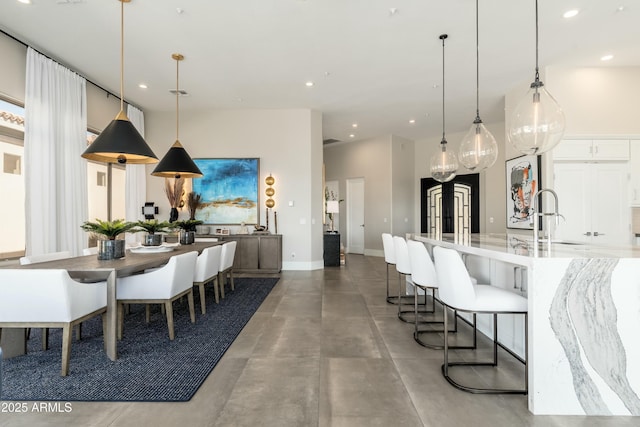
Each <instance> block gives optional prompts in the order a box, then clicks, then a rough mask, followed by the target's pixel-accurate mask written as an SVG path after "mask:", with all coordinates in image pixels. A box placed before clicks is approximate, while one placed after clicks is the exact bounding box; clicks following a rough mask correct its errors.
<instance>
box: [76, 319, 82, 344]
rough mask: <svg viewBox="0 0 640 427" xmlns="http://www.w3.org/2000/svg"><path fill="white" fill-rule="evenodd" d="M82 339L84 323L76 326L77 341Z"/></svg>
mask: <svg viewBox="0 0 640 427" xmlns="http://www.w3.org/2000/svg"><path fill="white" fill-rule="evenodd" d="M81 339H82V322H81V323H78V324H77V325H76V340H78V341H80V340H81Z"/></svg>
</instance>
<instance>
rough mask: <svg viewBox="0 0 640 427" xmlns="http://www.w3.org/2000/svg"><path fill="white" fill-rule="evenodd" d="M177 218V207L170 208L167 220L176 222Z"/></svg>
mask: <svg viewBox="0 0 640 427" xmlns="http://www.w3.org/2000/svg"><path fill="white" fill-rule="evenodd" d="M177 220H178V208H171V212H170V213H169V222H176V221H177Z"/></svg>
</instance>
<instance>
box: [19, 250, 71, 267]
mask: <svg viewBox="0 0 640 427" xmlns="http://www.w3.org/2000/svg"><path fill="white" fill-rule="evenodd" d="M65 258H71V252H69V251H60V252H49V253H48V254H39V255H27V256H23V257H21V258H20V265H26V264H35V263H38V262H47V261H56V260H59V259H65Z"/></svg>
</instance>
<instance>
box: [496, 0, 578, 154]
mask: <svg viewBox="0 0 640 427" xmlns="http://www.w3.org/2000/svg"><path fill="white" fill-rule="evenodd" d="M564 126H565V118H564V112H563V111H562V109H561V108H560V106H559V105H558V103H557V102H556V100H555V99H553V97H552V96H551V95H550V94H549V92H547V90H546V89H545V88H544V84H543V83H542V82H541V81H540V76H539V72H538V0H536V74H535V80H534V81H533V83H531V88H530V89H529V92H527V95H526V97H525V98H524V99H522V100H521V101H520V102H519V103H518V105H517V106H516V108H515V109H514V110H513V113H512V115H511V124H510V126H509V132H508V135H509V140H510V141H511V144H513V146H514V147H515V149H516V150H518V151H520V152H522V153H524V154H542V153H544V152H545V151H549V150H551V149H552V148H553V147H555V146H556V145H557V144H558V143H559V142H560V140H561V139H562V135H563V133H564Z"/></svg>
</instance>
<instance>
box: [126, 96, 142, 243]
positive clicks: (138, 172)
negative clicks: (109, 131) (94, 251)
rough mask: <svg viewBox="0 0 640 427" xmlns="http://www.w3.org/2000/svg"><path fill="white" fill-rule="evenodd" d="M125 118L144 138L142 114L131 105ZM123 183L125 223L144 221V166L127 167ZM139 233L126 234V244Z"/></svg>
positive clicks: (137, 236) (132, 241)
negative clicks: (127, 118)
mask: <svg viewBox="0 0 640 427" xmlns="http://www.w3.org/2000/svg"><path fill="white" fill-rule="evenodd" d="M127 117H129V120H130V121H131V123H132V124H133V125H134V126H135V127H136V129H137V130H138V132H140V135H142V137H143V138H144V113H143V112H142V111H141V110H139V109H138V108H136V107H134V106H133V105H128V106H127ZM126 168H127V173H126V178H125V179H126V181H125V215H126V220H127V221H138V220H141V219H144V215H142V207H143V206H144V203H145V201H146V198H147V172H146V170H147V169H146V167H145V165H127V166H126ZM141 237H142V236H141V233H136V234H132V233H127V235H126V237H125V239H126V241H127V243H128V244H135V243H136V242H137V241H138V239H140V238H141Z"/></svg>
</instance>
